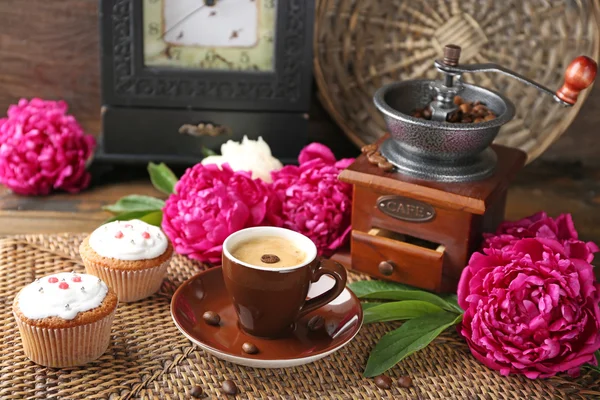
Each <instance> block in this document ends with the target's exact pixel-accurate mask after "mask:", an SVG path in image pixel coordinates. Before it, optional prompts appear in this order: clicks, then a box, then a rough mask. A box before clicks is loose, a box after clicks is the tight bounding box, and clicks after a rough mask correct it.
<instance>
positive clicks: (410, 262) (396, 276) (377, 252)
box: [351, 229, 445, 292]
mask: <svg viewBox="0 0 600 400" xmlns="http://www.w3.org/2000/svg"><path fill="white" fill-rule="evenodd" d="M390 236H391V237H390ZM444 251H445V249H444V246H441V245H440V246H437V247H436V248H435V249H432V248H427V247H423V246H419V245H416V244H412V243H408V242H405V241H402V240H398V238H397V237H396V238H395V237H394V235H393V234H392V235H387V236H386V235H382V234H381V233H380V230H378V229H372V230H371V231H369V233H366V232H361V231H352V243H351V253H352V269H354V270H357V271H360V272H364V273H366V274H368V275H371V276H373V277H376V278H380V279H387V280H391V281H397V282H402V283H405V284H407V285H412V286H416V287H419V288H422V289H426V290H432V291H438V292H439V291H440V290H441V282H442V265H443V262H444ZM382 263H383V264H382Z"/></svg>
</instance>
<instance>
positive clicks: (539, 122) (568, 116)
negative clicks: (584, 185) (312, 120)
mask: <svg viewBox="0 0 600 400" xmlns="http://www.w3.org/2000/svg"><path fill="white" fill-rule="evenodd" d="M599 25H600V5H599V2H597V1H594V0H579V1H578V0H552V1H548V0H531V1H512V0H511V1H505V2H499V1H492V0H486V1H476V0H463V1H457V0H452V1H449V0H445V1H444V0H419V1H416V0H415V1H401V0H370V1H358V0H321V1H320V2H319V4H318V7H317V14H316V31H315V59H314V68H315V77H316V80H317V85H318V87H319V97H320V100H321V102H322V104H323V105H324V107H325V108H326V109H327V110H328V112H329V113H330V114H331V115H332V117H333V118H334V119H335V120H336V122H337V123H338V124H339V125H340V127H341V128H342V129H343V130H344V132H345V133H346V134H347V135H348V137H349V138H350V139H351V140H352V141H353V142H354V143H355V144H356V145H357V146H362V145H364V144H366V143H372V142H374V141H375V140H376V139H377V138H379V137H381V136H382V135H383V134H384V132H385V124H384V122H383V119H382V117H381V115H380V113H379V111H378V110H377V109H376V108H375V106H374V105H373V101H372V97H373V94H374V93H375V91H376V90H377V89H378V88H379V87H381V86H382V85H384V84H387V83H390V82H393V81H398V80H407V79H416V78H423V77H425V78H428V79H439V74H438V72H437V70H436V69H435V68H434V67H433V61H434V60H435V59H436V58H438V57H440V56H441V54H442V49H443V46H444V45H445V44H449V43H453V44H457V45H460V46H461V47H462V48H463V51H462V53H461V63H484V62H495V63H498V64H501V65H503V66H505V67H508V68H511V69H513V70H515V71H517V72H519V73H521V74H523V75H525V76H527V77H529V78H532V79H534V80H536V81H538V82H540V83H541V84H543V85H545V86H547V87H549V88H558V87H560V85H561V84H562V81H563V72H564V70H565V69H566V66H567V65H568V64H569V62H570V61H571V60H572V59H573V58H575V57H576V56H578V55H581V54H585V55H588V56H590V57H592V58H593V59H596V60H597V59H598V55H599V53H600V45H599V43H600V32H599V29H600V28H599ZM463 78H464V80H465V81H466V82H470V83H475V84H477V85H480V86H484V87H488V88H491V89H495V90H498V91H500V92H502V93H504V94H506V96H507V97H508V98H510V99H511V100H512V101H513V103H514V104H515V106H516V108H517V113H516V116H515V118H514V119H513V120H512V121H511V122H509V123H508V124H507V125H505V126H504V127H503V128H502V130H501V131H500V134H499V136H498V137H497V139H496V143H499V144H503V145H507V146H511V147H518V148H520V149H521V150H523V151H525V152H526V153H527V154H528V161H532V160H533V159H535V158H536V157H538V156H539V155H540V154H542V152H543V151H544V150H545V149H546V148H547V147H548V146H550V145H551V144H552V143H553V142H554V141H555V140H556V139H557V138H558V137H559V136H560V135H561V134H562V133H563V132H564V131H565V130H566V129H567V127H568V126H569V124H570V123H571V122H572V121H573V119H574V118H575V116H576V115H577V113H578V112H579V109H580V108H581V105H582V104H583V102H584V100H585V99H586V98H587V96H588V95H589V92H590V90H589V89H588V90H586V91H584V92H583V93H582V94H581V95H580V98H579V101H578V103H577V104H576V105H575V106H574V107H572V108H566V109H565V108H562V107H560V106H559V105H557V104H556V103H555V102H554V101H553V100H552V99H551V98H550V97H549V96H545V95H542V94H540V93H539V92H538V91H536V90H535V89H533V88H531V87H528V86H526V85H524V84H522V83H520V82H517V81H515V80H514V79H511V78H508V77H505V76H503V75H500V74H493V73H486V74H472V75H469V74H465V75H463Z"/></svg>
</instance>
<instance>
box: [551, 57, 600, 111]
mask: <svg viewBox="0 0 600 400" xmlns="http://www.w3.org/2000/svg"><path fill="white" fill-rule="evenodd" d="M597 70H598V64H596V61H594V60H592V59H591V58H589V57H586V56H579V57H577V58H575V59H574V60H573V61H571V64H569V66H568V67H567V70H566V71H565V83H563V85H562V86H561V88H560V89H558V90H557V91H556V97H558V98H559V99H561V100H562V101H564V102H565V103H568V104H570V105H573V104H575V103H576V102H577V96H579V92H581V91H582V90H583V89H585V88H587V87H589V86H590V85H591V84H592V83H593V82H594V79H595V78H596V71H597Z"/></svg>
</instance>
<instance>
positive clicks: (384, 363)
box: [364, 311, 462, 377]
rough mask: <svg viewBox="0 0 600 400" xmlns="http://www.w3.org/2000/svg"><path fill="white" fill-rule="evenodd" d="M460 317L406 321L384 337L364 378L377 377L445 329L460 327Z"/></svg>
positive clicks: (439, 315)
mask: <svg viewBox="0 0 600 400" xmlns="http://www.w3.org/2000/svg"><path fill="white" fill-rule="evenodd" d="M461 319H462V315H459V316H457V315H456V314H453V313H449V312H446V311H442V312H439V313H435V314H426V315H423V316H422V317H419V318H415V319H411V320H409V321H406V322H405V323H404V324H402V326H401V327H400V328H398V329H396V330H393V331H391V332H389V333H387V334H386V335H384V336H383V337H382V338H381V340H380V341H379V343H377V345H376V346H375V348H374V349H373V351H372V352H371V355H370V356H369V360H368V361H367V367H366V368H365V372H364V376H365V377H373V376H377V375H380V374H382V373H384V372H385V371H387V370H388V369H390V368H391V367H393V366H394V365H395V364H396V363H398V362H400V361H401V360H402V359H404V358H405V357H407V356H409V355H411V354H412V353H414V352H415V351H418V350H421V349H422V348H424V347H426V346H427V345H428V344H429V343H431V341H432V340H433V339H435V338H436V337H438V335H439V334H440V333H442V332H443V331H444V330H446V329H447V328H448V327H450V326H452V325H455V324H457V323H459V322H460V321H461Z"/></svg>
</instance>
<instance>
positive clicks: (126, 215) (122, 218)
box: [104, 211, 162, 224]
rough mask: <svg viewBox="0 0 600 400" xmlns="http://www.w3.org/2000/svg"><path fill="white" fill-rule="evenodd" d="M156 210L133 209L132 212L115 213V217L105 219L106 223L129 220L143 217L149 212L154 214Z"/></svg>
mask: <svg viewBox="0 0 600 400" xmlns="http://www.w3.org/2000/svg"><path fill="white" fill-rule="evenodd" d="M155 212H156V211H131V212H126V213H123V214H119V215H115V216H114V217H110V218H109V219H107V220H106V221H104V223H105V224H107V223H109V222H113V221H129V220H132V219H142V218H143V217H145V216H146V215H149V214H152V213H155ZM161 213H162V212H161Z"/></svg>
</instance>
